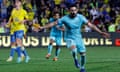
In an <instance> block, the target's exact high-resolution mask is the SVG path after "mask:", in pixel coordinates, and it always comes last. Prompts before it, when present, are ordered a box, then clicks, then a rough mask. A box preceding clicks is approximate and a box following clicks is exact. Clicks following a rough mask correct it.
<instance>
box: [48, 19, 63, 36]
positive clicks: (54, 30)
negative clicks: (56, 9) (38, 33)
mask: <svg viewBox="0 0 120 72" xmlns="http://www.w3.org/2000/svg"><path fill="white" fill-rule="evenodd" d="M54 21H55V19H54V18H50V20H49V22H54ZM57 27H62V24H61V23H60V22H59V19H58V24H57V25H56V26H53V27H52V28H51V31H50V36H58V37H62V31H61V30H58V29H57Z"/></svg>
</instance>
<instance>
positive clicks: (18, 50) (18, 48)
mask: <svg viewBox="0 0 120 72" xmlns="http://www.w3.org/2000/svg"><path fill="white" fill-rule="evenodd" d="M16 51H17V53H18V57H21V47H17V49H16Z"/></svg>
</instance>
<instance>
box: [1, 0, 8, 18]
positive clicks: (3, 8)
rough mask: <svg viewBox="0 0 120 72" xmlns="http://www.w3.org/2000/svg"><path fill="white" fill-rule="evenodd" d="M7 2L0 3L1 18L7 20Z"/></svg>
mask: <svg viewBox="0 0 120 72" xmlns="http://www.w3.org/2000/svg"><path fill="white" fill-rule="evenodd" d="M7 4H8V1H7V0H3V1H2V3H1V4H0V9H1V18H7V16H8V15H7V7H8V6H7Z"/></svg>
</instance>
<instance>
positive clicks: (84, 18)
mask: <svg viewBox="0 0 120 72" xmlns="http://www.w3.org/2000/svg"><path fill="white" fill-rule="evenodd" d="M81 19H82V21H83V23H84V24H86V23H88V20H87V19H86V17H85V16H83V15H81Z"/></svg>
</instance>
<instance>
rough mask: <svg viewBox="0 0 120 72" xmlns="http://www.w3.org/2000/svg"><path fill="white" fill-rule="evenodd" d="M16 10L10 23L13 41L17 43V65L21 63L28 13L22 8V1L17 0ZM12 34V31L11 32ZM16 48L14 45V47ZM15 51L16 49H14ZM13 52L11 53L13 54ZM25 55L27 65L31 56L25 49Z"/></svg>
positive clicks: (13, 11)
mask: <svg viewBox="0 0 120 72" xmlns="http://www.w3.org/2000/svg"><path fill="white" fill-rule="evenodd" d="M15 6H16V7H15V8H14V9H13V10H12V13H11V16H10V19H9V23H11V22H12V24H13V25H11V26H13V29H14V31H13V34H12V35H13V37H11V41H12V40H13V41H15V44H16V46H17V47H16V51H17V53H18V59H17V63H20V62H21V49H22V46H23V44H22V38H23V36H24V33H25V25H24V22H25V21H26V19H27V18H28V16H27V12H26V11H25V10H24V9H23V8H22V3H21V0H16V1H15ZM11 32H12V31H11ZM13 47H14V45H13ZM13 49H14V48H13ZM12 52H13V51H11V53H12ZM22 52H23V54H24V55H25V62H26V63H27V62H28V61H29V59H30V58H29V56H28V54H27V52H26V50H25V49H24V48H23V49H22Z"/></svg>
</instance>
